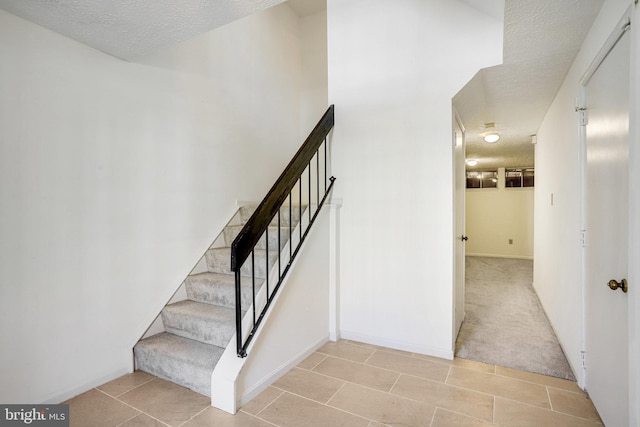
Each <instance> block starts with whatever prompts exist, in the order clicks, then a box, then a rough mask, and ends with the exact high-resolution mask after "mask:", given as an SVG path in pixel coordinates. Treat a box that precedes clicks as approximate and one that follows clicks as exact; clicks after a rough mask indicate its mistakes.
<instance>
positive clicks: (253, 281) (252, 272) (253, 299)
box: [251, 251, 256, 326]
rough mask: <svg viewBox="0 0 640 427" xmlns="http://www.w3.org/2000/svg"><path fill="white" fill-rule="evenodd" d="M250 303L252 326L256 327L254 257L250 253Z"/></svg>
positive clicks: (253, 252)
mask: <svg viewBox="0 0 640 427" xmlns="http://www.w3.org/2000/svg"><path fill="white" fill-rule="evenodd" d="M251 302H252V303H253V326H256V257H255V251H251Z"/></svg>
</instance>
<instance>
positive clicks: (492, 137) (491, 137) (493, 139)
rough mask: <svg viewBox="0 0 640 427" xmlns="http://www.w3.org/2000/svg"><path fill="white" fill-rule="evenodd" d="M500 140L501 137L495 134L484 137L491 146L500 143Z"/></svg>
mask: <svg viewBox="0 0 640 427" xmlns="http://www.w3.org/2000/svg"><path fill="white" fill-rule="evenodd" d="M499 139H500V135H498V134H497V133H495V132H493V133H488V134H486V135H485V136H484V140H485V142H488V143H489V144H493V143H494V142H498V140H499Z"/></svg>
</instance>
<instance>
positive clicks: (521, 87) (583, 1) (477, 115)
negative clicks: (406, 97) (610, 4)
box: [454, 0, 603, 170]
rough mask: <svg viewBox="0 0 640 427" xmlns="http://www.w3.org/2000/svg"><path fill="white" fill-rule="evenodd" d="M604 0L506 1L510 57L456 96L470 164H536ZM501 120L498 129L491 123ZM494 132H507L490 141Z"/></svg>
mask: <svg viewBox="0 0 640 427" xmlns="http://www.w3.org/2000/svg"><path fill="white" fill-rule="evenodd" d="M602 2H603V0H506V1H505V11H504V28H505V32H504V62H503V64H502V65H499V66H495V67H491V68H486V69H483V70H481V71H480V72H479V73H478V74H477V75H476V76H475V77H474V78H473V79H472V80H471V81H470V82H469V84H467V86H465V87H464V89H463V90H461V91H460V92H459V93H458V94H457V95H456V96H455V98H454V105H455V107H456V110H457V111H458V113H459V115H460V116H461V118H462V120H463V122H464V125H465V128H466V141H467V158H472V159H477V160H478V161H479V163H478V165H477V166H475V167H473V168H469V169H475V170H478V169H486V168H497V167H517V166H533V165H534V146H533V145H532V144H531V136H532V135H535V134H536V133H537V131H538V127H539V126H540V123H541V122H542V119H543V118H544V114H545V113H546V111H547V109H548V108H549V106H550V105H551V102H552V101H553V98H554V97H555V95H556V93H557V91H558V89H559V88H560V85H561V84H562V81H563V80H564V77H565V76H566V74H567V72H568V70H569V67H570V66H571V63H572V62H573V60H574V59H575V56H576V55H577V53H578V51H579V49H580V46H581V45H582V42H583V40H584V38H585V36H586V34H587V32H588V31H589V28H590V27H591V24H592V23H593V20H594V19H595V16H596V15H597V13H598V11H599V10H600V7H601V5H602ZM485 123H495V128H493V129H487V128H485ZM489 131H496V132H498V133H499V134H500V135H501V139H500V141H498V142H497V143H495V144H487V143H486V142H484V141H483V140H482V137H483V136H484V135H485V134H486V133H487V132H489Z"/></svg>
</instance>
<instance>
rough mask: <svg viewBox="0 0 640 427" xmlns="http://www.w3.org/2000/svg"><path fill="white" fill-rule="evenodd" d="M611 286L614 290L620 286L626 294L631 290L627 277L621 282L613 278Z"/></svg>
mask: <svg viewBox="0 0 640 427" xmlns="http://www.w3.org/2000/svg"><path fill="white" fill-rule="evenodd" d="M609 287H610V288H611V290H612V291H615V290H616V289H618V288H620V289H622V292H624V293H625V294H626V293H627V291H628V290H629V285H628V284H627V279H622V281H621V282H616V281H615V279H611V280H609Z"/></svg>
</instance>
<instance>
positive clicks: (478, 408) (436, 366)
mask: <svg viewBox="0 0 640 427" xmlns="http://www.w3.org/2000/svg"><path fill="white" fill-rule="evenodd" d="M65 403H69V405H70V412H71V413H70V418H71V426H75V427H102V426H104V427H115V426H121V427H164V426H185V427H203V426H215V427H263V426H265V427H266V426H281V427H305V426H314V427H316V426H327V427H337V426H348V427H359V426H362V427H380V426H424V427H445V426H471V427H475V426H488V425H499V426H523V427H524V426H536V427H538V426H545V427H553V426H558V427H573V426H576V427H577V426H598V425H602V423H601V421H600V418H599V417H598V413H597V412H596V410H595V408H594V407H593V405H592V403H591V400H589V397H588V396H587V395H586V394H585V393H584V392H582V391H581V390H580V389H579V388H578V386H577V385H576V384H575V383H573V382H571V381H566V380H562V379H558V378H552V377H546V376H543V375H537V374H531V373H527V372H522V371H516V370H513V369H508V368H502V367H499V366H493V365H487V364H484V363H479V362H472V361H468V360H464V359H456V360H453V361H449V360H444V359H438V358H434V357H428V356H422V355H419V354H412V353H406V352H401V351H397V350H390V349H386V348H382V347H376V346H371V345H367V344H360V343H356V342H353V341H345V340H343V341H340V342H337V343H333V342H330V343H327V344H326V345H324V346H323V347H322V348H320V349H319V350H318V351H317V352H315V353H313V354H312V355H311V356H309V357H308V358H307V359H306V360H304V361H303V362H301V363H300V364H299V365H298V366H297V367H296V368H294V369H292V370H291V371H290V372H288V373H287V374H286V375H284V376H283V377H282V378H280V379H279V380H278V381H277V382H275V383H274V384H273V385H272V386H271V387H269V388H267V389H266V390H265V391H263V392H262V393H261V394H260V395H258V396H257V397H256V398H255V399H253V400H252V401H251V402H249V403H248V404H246V405H245V406H244V407H242V408H241V409H240V411H239V412H238V413H237V414H236V415H235V416H233V415H229V414H227V413H225V412H222V411H219V410H217V409H215V408H213V407H211V406H210V405H209V398H207V397H205V396H202V395H200V394H197V393H194V392H192V391H191V390H188V389H186V388H183V387H180V386H178V385H175V384H173V383H170V382H167V381H164V380H162V379H160V378H156V377H154V376H152V375H149V374H146V373H144V372H135V373H133V374H129V375H125V376H123V377H121V378H118V379H116V380H114V381H111V382H109V383H107V384H104V385H102V386H100V387H97V388H95V389H93V390H90V391H88V392H86V393H83V394H81V395H79V396H76V397H74V398H73V399H70V400H69V401H68V402H65Z"/></svg>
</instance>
